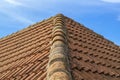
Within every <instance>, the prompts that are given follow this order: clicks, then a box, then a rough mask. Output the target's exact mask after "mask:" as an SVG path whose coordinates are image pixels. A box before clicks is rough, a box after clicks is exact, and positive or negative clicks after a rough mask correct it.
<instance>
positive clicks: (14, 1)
mask: <svg viewBox="0 0 120 80" xmlns="http://www.w3.org/2000/svg"><path fill="white" fill-rule="evenodd" d="M5 2H7V3H9V4H12V5H15V6H22V5H23V4H22V3H20V2H18V1H16V0H5Z"/></svg>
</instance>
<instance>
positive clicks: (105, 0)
mask: <svg viewBox="0 0 120 80" xmlns="http://www.w3.org/2000/svg"><path fill="white" fill-rule="evenodd" d="M101 1H104V2H108V3H120V0H101Z"/></svg>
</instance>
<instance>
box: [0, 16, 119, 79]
mask: <svg viewBox="0 0 120 80" xmlns="http://www.w3.org/2000/svg"><path fill="white" fill-rule="evenodd" d="M58 79H59V80H120V47H119V46H117V45H115V44H114V43H113V42H111V41H109V40H107V39H106V38H104V37H103V36H101V35H99V34H97V33H95V32H94V31H92V30H90V29H88V28H86V27H85V26H84V25H82V24H80V23H78V22H76V21H74V20H72V19H71V18H68V17H66V16H64V15H62V14H57V15H56V16H54V17H51V18H49V19H47V20H44V21H42V22H38V23H36V24H34V25H31V26H30V27H27V28H25V29H23V30H21V31H18V32H16V33H14V34H11V35H9V36H6V37H4V38H1V39H0V80H58Z"/></svg>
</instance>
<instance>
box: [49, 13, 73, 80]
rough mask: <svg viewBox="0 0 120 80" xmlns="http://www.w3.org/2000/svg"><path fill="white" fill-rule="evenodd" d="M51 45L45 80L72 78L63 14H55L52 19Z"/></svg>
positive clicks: (68, 79)
mask: <svg viewBox="0 0 120 80" xmlns="http://www.w3.org/2000/svg"><path fill="white" fill-rule="evenodd" d="M53 24H54V28H53V32H52V46H51V50H50V55H49V62H48V66H47V80H58V79H59V80H63V79H64V80H72V77H71V73H70V66H69V61H68V56H67V53H68V43H67V34H66V28H65V23H64V15H62V14H57V15H56V18H55V19H54V21H53Z"/></svg>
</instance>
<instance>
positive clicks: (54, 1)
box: [0, 0, 120, 46]
mask: <svg viewBox="0 0 120 80" xmlns="http://www.w3.org/2000/svg"><path fill="white" fill-rule="evenodd" d="M58 13H62V14H64V15H65V16H67V17H70V18H72V19H74V20H75V21H77V22H79V23H81V24H83V25H84V26H86V27H88V28H89V29H91V30H93V31H94V32H96V33H98V34H100V35H103V36H104V37H105V38H107V39H108V40H110V41H112V42H114V43H115V44H117V45H119V46H120V0H0V38H2V37H5V36H7V35H9V34H11V33H15V32H17V31H19V30H21V29H23V28H26V27H28V26H29V25H31V24H34V23H36V22H40V21H42V20H44V19H47V18H49V17H51V16H54V15H56V14H58Z"/></svg>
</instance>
